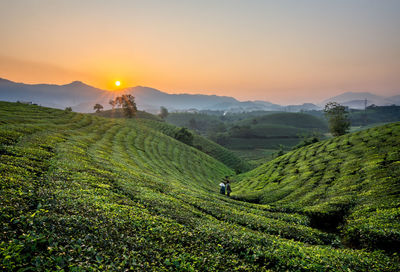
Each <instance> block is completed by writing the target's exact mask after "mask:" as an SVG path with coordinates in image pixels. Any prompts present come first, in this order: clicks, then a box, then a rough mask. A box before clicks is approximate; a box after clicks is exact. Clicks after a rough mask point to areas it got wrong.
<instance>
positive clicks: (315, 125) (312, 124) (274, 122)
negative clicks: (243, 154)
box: [217, 112, 327, 150]
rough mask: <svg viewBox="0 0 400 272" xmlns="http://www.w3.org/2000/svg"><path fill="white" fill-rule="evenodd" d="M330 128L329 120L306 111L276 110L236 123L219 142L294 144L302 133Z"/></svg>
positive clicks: (265, 145) (232, 145) (250, 145)
mask: <svg viewBox="0 0 400 272" xmlns="http://www.w3.org/2000/svg"><path fill="white" fill-rule="evenodd" d="M326 130H327V125H326V122H325V121H324V120H322V119H319V118H318V117H314V116H312V115H309V114H306V113H288V112H285V113H274V114H267V115H264V116H258V117H254V118H250V119H246V120H242V121H239V122H237V123H235V124H233V125H232V126H231V127H230V129H229V130H228V132H226V133H224V134H220V139H217V142H218V143H220V144H222V145H224V146H225V147H227V148H229V149H234V150H238V149H248V150H251V149H255V148H264V149H278V148H279V146H280V145H284V146H286V148H291V147H293V146H295V145H296V144H298V143H299V142H300V141H301V138H302V137H307V136H310V135H312V134H314V133H322V132H325V131H326Z"/></svg>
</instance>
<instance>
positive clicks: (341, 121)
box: [324, 102, 350, 136]
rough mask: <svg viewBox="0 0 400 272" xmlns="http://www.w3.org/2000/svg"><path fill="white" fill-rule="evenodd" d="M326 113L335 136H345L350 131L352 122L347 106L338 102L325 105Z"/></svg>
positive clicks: (330, 128)
mask: <svg viewBox="0 0 400 272" xmlns="http://www.w3.org/2000/svg"><path fill="white" fill-rule="evenodd" d="M324 112H325V116H326V117H327V118H328V124H329V130H330V131H331V133H332V135H333V136H340V135H343V134H345V133H346V132H347V131H348V130H349V127H350V121H349V118H348V112H347V110H346V107H345V106H342V105H340V104H339V103H336V102H329V103H328V104H326V105H325V108H324Z"/></svg>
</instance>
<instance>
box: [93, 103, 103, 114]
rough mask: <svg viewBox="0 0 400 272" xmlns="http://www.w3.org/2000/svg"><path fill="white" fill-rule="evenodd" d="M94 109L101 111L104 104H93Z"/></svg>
mask: <svg viewBox="0 0 400 272" xmlns="http://www.w3.org/2000/svg"><path fill="white" fill-rule="evenodd" d="M93 109H94V110H95V111H96V112H101V111H102V110H103V106H102V105H100V104H96V105H94V106H93Z"/></svg>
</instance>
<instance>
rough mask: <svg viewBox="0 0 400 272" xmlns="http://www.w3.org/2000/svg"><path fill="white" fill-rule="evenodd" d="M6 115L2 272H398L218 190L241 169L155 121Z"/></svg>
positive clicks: (392, 260) (297, 218)
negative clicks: (178, 137)
mask: <svg viewBox="0 0 400 272" xmlns="http://www.w3.org/2000/svg"><path fill="white" fill-rule="evenodd" d="M0 113H1V115H0V124H1V125H0V132H1V134H0V136H1V137H0V140H1V149H0V151H1V152H0V156H1V164H0V171H1V172H0V173H1V178H2V183H1V187H0V190H1V194H0V197H1V198H0V203H1V206H0V207H1V213H0V221H1V222H2V227H1V228H2V229H1V231H0V260H1V262H0V268H1V269H2V270H10V271H11V270H18V269H28V270H29V269H31V270H62V269H64V270H72V271H79V270H94V271H97V270H101V271H104V270H108V271H113V270H115V271H121V270H136V271H193V270H202V271H235V270H236V271H268V270H278V271H280V270H292V271H301V270H311V271H322V270H323V271H340V270H342V271H344V270H346V269H350V270H354V271H367V270H368V271H396V270H398V269H399V262H398V260H397V259H396V257H393V256H388V255H386V254H384V253H382V252H374V251H359V250H351V249H343V248H341V247H343V246H342V245H341V243H340V241H339V240H338V237H337V236H336V235H334V234H329V233H325V232H323V231H320V230H317V229H313V228H312V227H311V222H310V219H309V218H308V217H307V216H305V215H303V214H298V213H293V212H292V213H288V212H287V211H284V210H282V209H281V210H280V209H277V208H276V207H272V206H269V205H259V204H252V203H246V202H240V201H237V200H234V199H229V198H226V197H224V196H222V195H220V194H218V188H217V184H218V183H219V182H220V180H221V179H222V178H223V177H224V176H225V175H231V174H232V173H233V170H232V169H230V168H228V167H227V166H225V165H223V164H222V163H221V162H219V161H217V160H215V159H213V158H212V157H210V156H208V155H206V154H204V153H202V152H200V151H199V150H197V149H194V148H193V147H190V146H187V145H185V144H182V143H180V142H178V141H176V140H175V139H173V138H171V137H168V136H167V135H165V134H164V133H160V132H159V131H157V130H155V128H154V124H153V123H150V122H143V121H142V120H140V119H139V120H128V121H127V120H110V119H104V118H99V117H94V116H90V115H82V114H75V113H65V112H63V111H57V110H49V109H45V108H40V107H35V106H27V105H18V104H12V103H3V102H0ZM15 113H18V115H19V117H18V118H16V117H15V116H16V114H15ZM24 114H25V115H27V116H31V118H29V122H27V123H26V122H25V119H24V118H23V117H24ZM9 120H11V121H10V122H9ZM15 136H18V137H15ZM299 155H300V154H299ZM16 162H17V163H16Z"/></svg>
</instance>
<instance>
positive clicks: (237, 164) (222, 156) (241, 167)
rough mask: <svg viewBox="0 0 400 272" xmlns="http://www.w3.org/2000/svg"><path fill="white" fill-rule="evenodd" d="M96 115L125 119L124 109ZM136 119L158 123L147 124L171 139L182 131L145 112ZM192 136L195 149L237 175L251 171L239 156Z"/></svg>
mask: <svg viewBox="0 0 400 272" xmlns="http://www.w3.org/2000/svg"><path fill="white" fill-rule="evenodd" d="M94 115H96V116H102V117H108V118H125V116H124V114H123V111H122V109H114V110H108V111H102V112H99V113H94ZM136 117H137V118H140V119H143V120H141V121H142V123H144V122H145V120H144V119H147V120H153V121H156V122H146V124H147V125H148V126H151V127H153V128H156V129H157V130H159V131H161V132H162V133H164V134H166V135H168V136H170V137H175V134H176V133H177V132H178V130H179V129H180V127H177V126H174V125H170V124H166V123H164V122H162V120H161V119H160V118H159V117H158V116H156V115H153V114H151V113H147V112H144V111H138V112H137V115H136ZM192 134H193V136H194V137H193V144H192V146H193V147H195V148H196V149H198V150H200V151H202V152H204V153H206V154H208V155H210V156H211V157H213V158H215V159H217V160H219V161H220V162H222V163H224V164H225V165H227V166H228V167H230V168H232V169H234V170H235V171H236V172H237V173H242V172H245V171H248V170H249V169H250V166H249V165H248V164H247V163H246V162H245V161H243V160H242V159H240V158H239V157H238V156H237V155H235V154H234V153H233V152H231V151H229V150H227V149H226V148H224V147H222V146H220V145H218V144H216V143H214V142H212V141H210V140H208V139H206V138H204V137H202V136H201V135H198V134H197V133H196V132H192Z"/></svg>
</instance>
